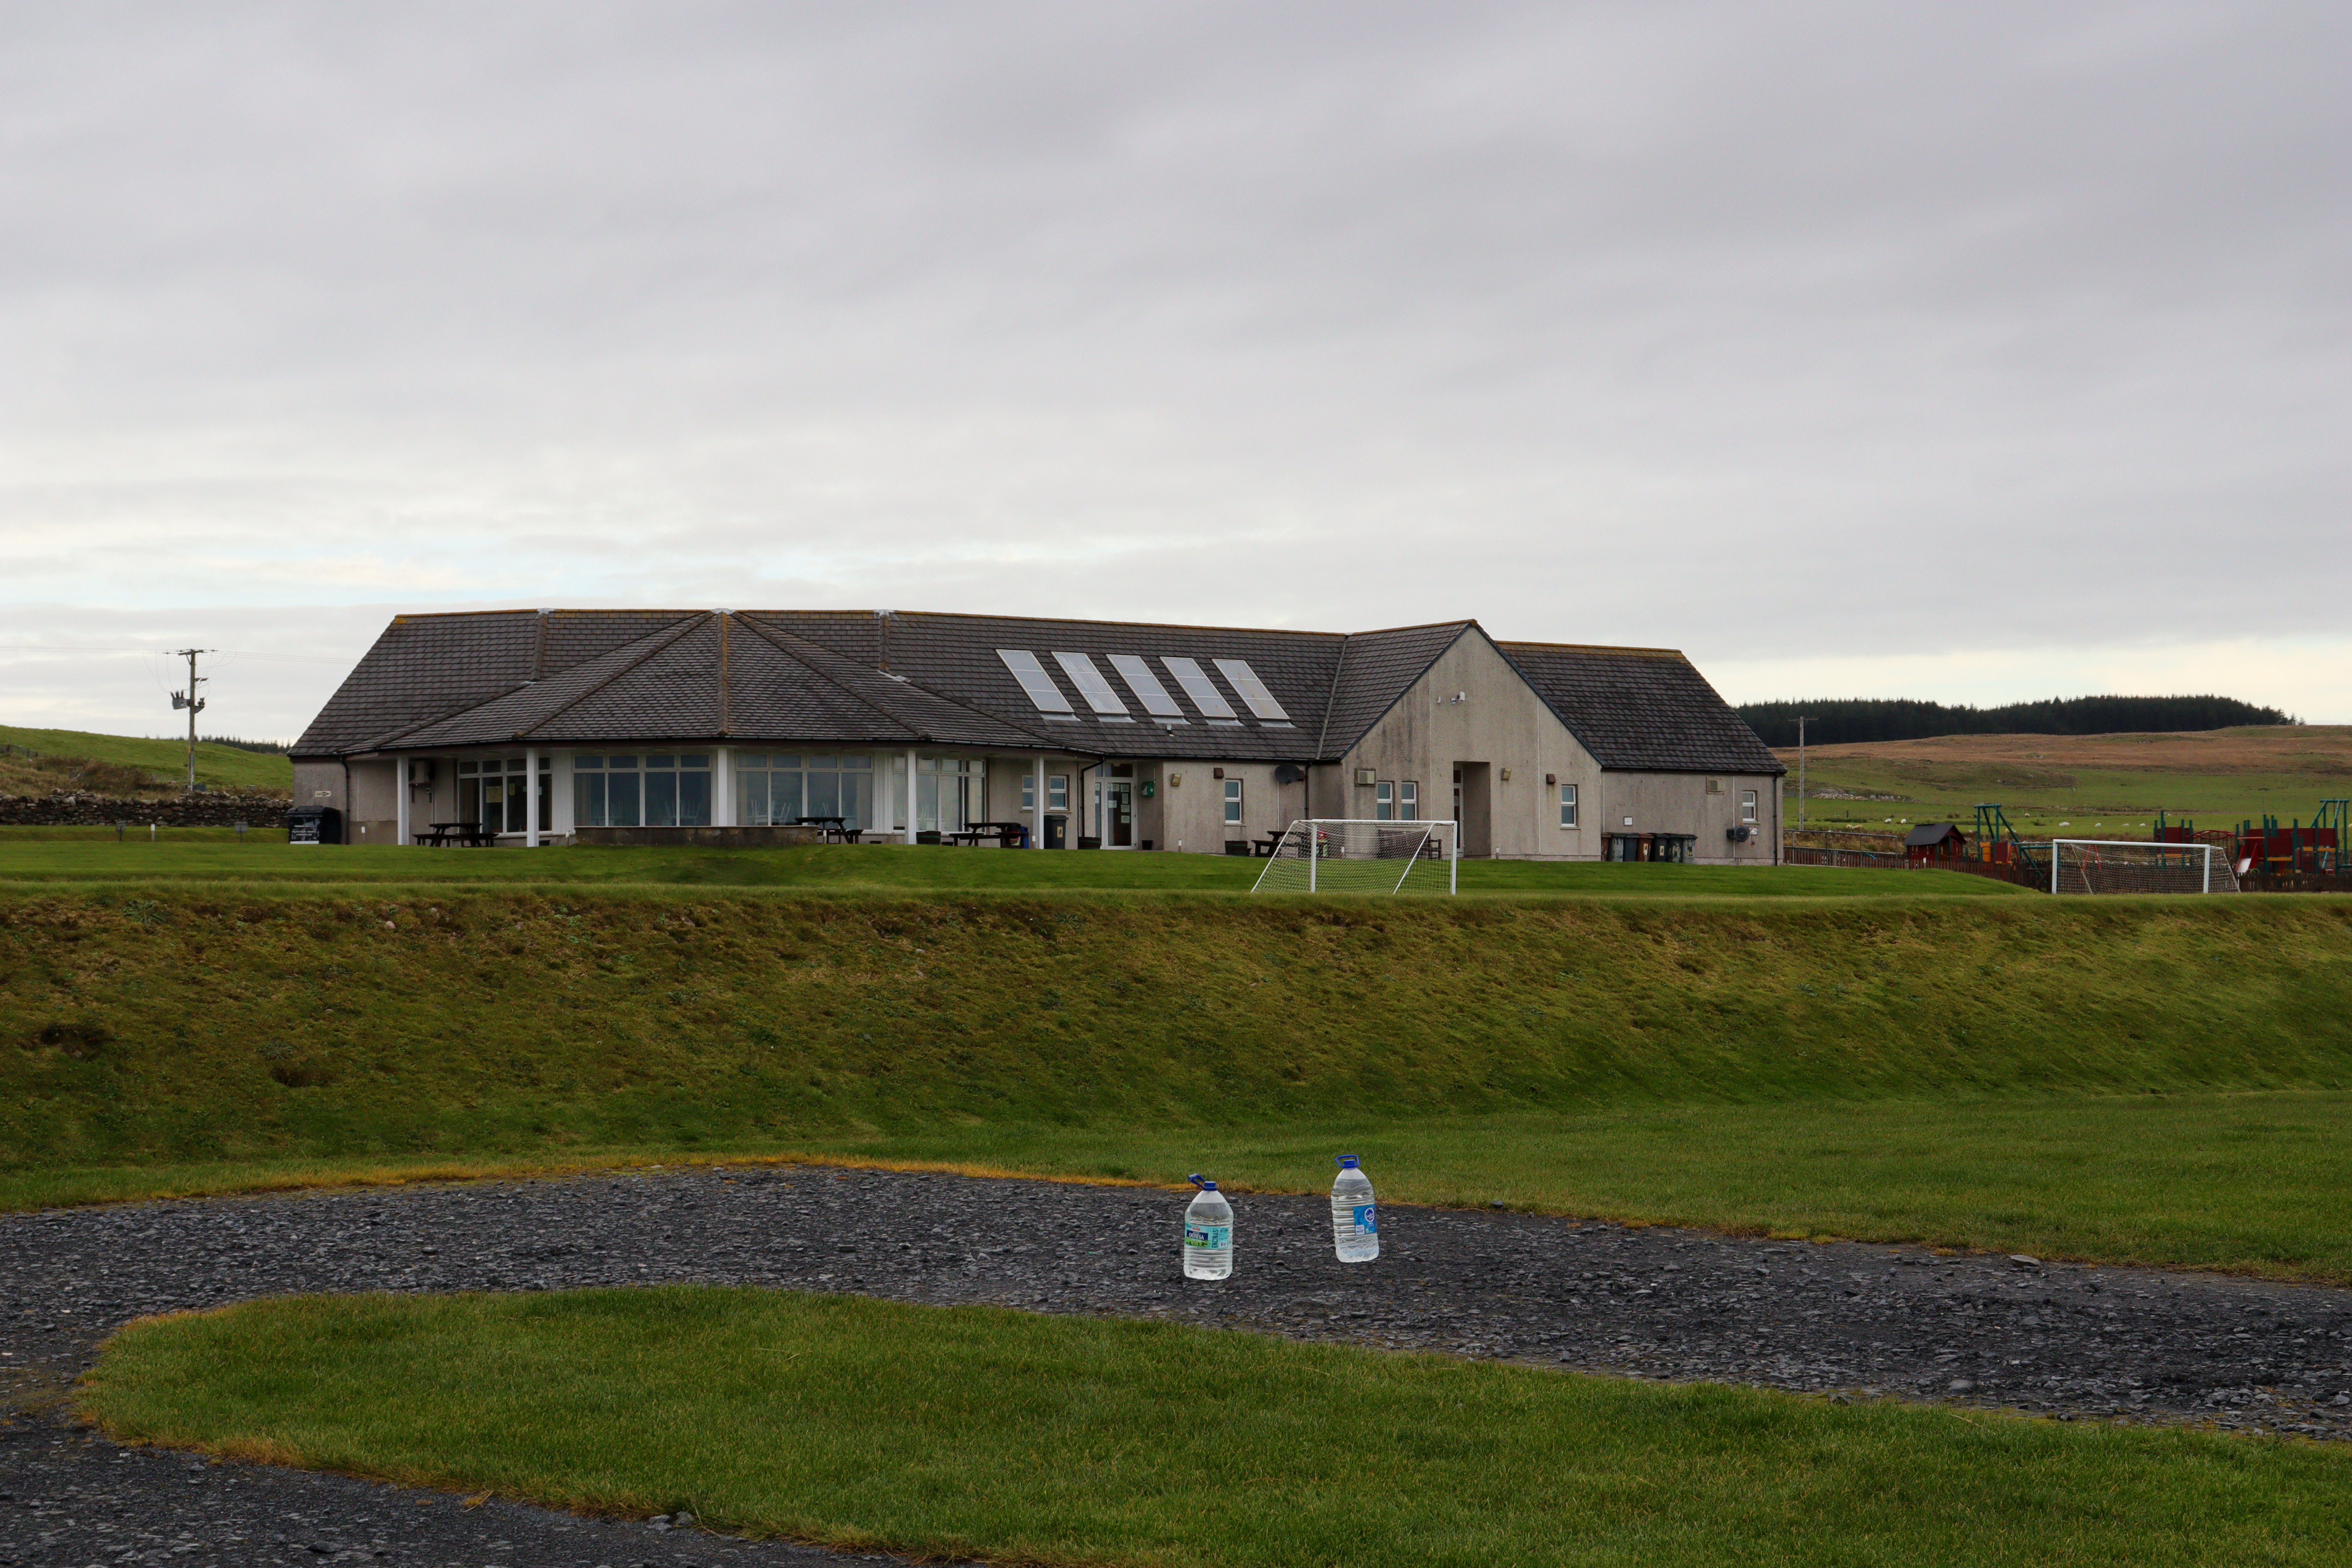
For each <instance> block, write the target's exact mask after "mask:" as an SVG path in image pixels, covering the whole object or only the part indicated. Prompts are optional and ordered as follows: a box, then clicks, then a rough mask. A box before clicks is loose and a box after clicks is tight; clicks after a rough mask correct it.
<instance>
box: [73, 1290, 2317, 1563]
mask: <svg viewBox="0 0 2352 1568" xmlns="http://www.w3.org/2000/svg"><path fill="white" fill-rule="evenodd" d="M81 1397H82V1404H83V1407H84V1409H85V1410H86V1411H87V1412H88V1413H89V1414H90V1415H93V1416H95V1417H96V1418H97V1419H98V1420H99V1421H100V1424H101V1425H102V1426H104V1427H105V1428H106V1429H107V1430H108V1431H109V1432H110V1433H111V1434H113V1435H115V1436H119V1437H130V1438H141V1439H148V1440H156V1441H163V1442H169V1443H175V1444H182V1445H189V1446H195V1447H208V1448H211V1449H213V1450H215V1451H216V1452H225V1453H230V1454H240V1455H247V1456H251V1457H255V1458H266V1459H269V1460H273V1461H278V1462H285V1463H293V1464H299V1465H307V1466H311V1467H318V1468H332V1469H338V1470H345V1471H351V1472H353V1473H357V1474H361V1475H368V1476H376V1477H382V1478H385V1479H394V1480H400V1481H409V1482H422V1483H425V1484H429V1485H438V1486H445V1487H451V1488H458V1489H467V1490H474V1489H488V1490H493V1491H496V1492H499V1493H500V1494H503V1495H507V1496H513V1497H522V1498H530V1499H534V1500H541V1501H543V1502H549V1503H553V1504H556V1505H559V1506H563V1507H570V1508H575V1509H583V1510H591V1511H599V1512H610V1513H618V1514H623V1515H635V1516H637V1517H643V1516H645V1515H647V1514H652V1513H656V1512H665V1513H666V1512H668V1511H671V1510H676V1509H678V1508H687V1509H690V1510H692V1511H693V1512H694V1513H695V1515H696V1516H697V1517H698V1520H700V1521H702V1522H704V1523H706V1524H708V1525H709V1526H712V1527H715V1528H718V1529H720V1530H727V1531H740V1532H744V1533H749V1534H756V1535H785V1536H792V1537H797V1538H800V1539H804V1540H810V1541H819V1542H827V1543H829V1544H833V1545H837V1546H847V1547H864V1548H874V1547H883V1548H893V1549H897V1550H899V1551H904V1552H918V1553H930V1554H941V1555H945V1554H954V1555H959V1556H962V1555H976V1556H982V1557H987V1558H1001V1559H1005V1560H1010V1561H1017V1562H1024V1563H1139V1564H1141V1563H1151V1564H1194V1563H1198V1564H1211V1563H1213V1564H1219V1565H1223V1568H1238V1565H1244V1564H1249V1565H1256V1564H1263V1565H1265V1568H1294V1565H1295V1568H1307V1565H1310V1564H1311V1565H1318V1568H1319V1565H1321V1564H1324V1563H1334V1562H1347V1561H1360V1560H1362V1558H1363V1555H1364V1552H1365V1551H1366V1549H1367V1546H1368V1545H1369V1544H1370V1543H1372V1542H1378V1548H1379V1560H1380V1561H1381V1562H1382V1563H1397V1564H1423V1563H1426V1564H1455V1563H1464V1564H1466V1563H1481V1564H1483V1563H1500V1562H1508V1563H1645V1564H1660V1563H1706V1564H1714V1563H1725V1562H1743V1563H1874V1564H1891V1563H1937V1564H1941V1563H1955V1562H1962V1561H1965V1562H1969V1563H2051V1562H2065V1563H2131V1564H2135V1565H2144V1564H2150V1563H2215V1562H2256V1561H2259V1562H2267V1563H2328V1562H2339V1561H2342V1560H2343V1557H2344V1556H2345V1554H2346V1553H2347V1552H2352V1524H2347V1521H2346V1519H2345V1516H2344V1514H2343V1512H2342V1510H2340V1509H2339V1508H2337V1507H2336V1499H2337V1497H2338V1496H2339V1494H2340V1493H2341V1491H2342V1489H2343V1488H2344V1486H2345V1484H2346V1482H2347V1479H2352V1477H2348V1476H2347V1458H2346V1457H2345V1456H2344V1455H2341V1454H2338V1453H2335V1452H2333V1451H2330V1450H2328V1449H2326V1448H2322V1447H2318V1446H2316V1445H2303V1444H2284V1443H2273V1442H2255V1441H2248V1440H2243V1439H2238V1440H2231V1439H2224V1438H2221V1437H2214V1436H2200V1435H2191V1434H2185V1433H2178V1432H2155V1431H2144V1430H2123V1429H2115V1428H2098V1427H2080V1426H2060V1425H2056V1424H2053V1423H2047V1422H2031V1421H2025V1420H2021V1419H2014V1418H2008V1417H2002V1416H1998V1415H1985V1414H1982V1413H1969V1414H1967V1415H1954V1414H1951V1413H1948V1412H1942V1411H1933V1410H1920V1409H1915V1408H1906V1407H1902V1406H1897V1405H1874V1404H1865V1405H1850V1406H1841V1405H1834V1404H1831V1403H1829V1402H1827V1401H1822V1400H1811V1399H1801V1398H1796V1397H1792V1396H1789V1395H1783V1394H1766V1393H1760V1392H1756V1391H1751V1390H1747V1389H1734V1388H1722V1387H1664V1386H1657V1385H1651V1384H1638V1383H1630V1382H1625V1381H1622V1380H1615V1379H1598V1378H1586V1377H1578V1376H1574V1375H1570V1374H1567V1373H1550V1372H1542V1371H1536V1370H1532V1369H1527V1368H1519V1367H1509V1366H1500V1365H1495V1364H1491V1363H1488V1364H1478V1363H1461V1362H1453V1361H1448V1360H1444V1359H1442V1358H1438V1357H1431V1356H1399V1355H1383V1354H1381V1353H1378V1352H1370V1351H1362V1350H1356V1349H1352V1348H1348V1347H1340V1346H1329V1345H1302V1344H1294V1343H1286V1342H1277V1341H1272V1340H1265V1339H1259V1338H1256V1337H1254V1336H1249V1335H1243V1334H1234V1333H1222V1334H1221V1333H1211V1332H1205V1331H1199V1330H1193V1329H1185V1328H1177V1327H1173V1326H1171V1325H1166V1324H1155V1323H1137V1322H1118V1321H1087V1320H1076V1319H1067V1318H1045V1317H1034V1316H1029V1315H1025V1314H1021V1313H1014V1312H1004V1311H995V1310H984V1309H972V1308H959V1309H940V1308H925V1307H912V1306H904V1305H898V1304H891V1303H885V1302H877V1301H868V1300H857V1299H855V1298H847V1297H808V1296H796V1295H786V1294H777V1293H765V1292H757V1291H750V1290H710V1289H689V1288H672V1289H652V1290H624V1291H583V1292H564V1293H550V1294H543V1295H530V1296H524V1297H519V1298H518V1297H494V1296H462V1297H456V1298H442V1299H425V1298H416V1297H382V1296H377V1297H356V1298H339V1299H332V1300H329V1299H320V1298H307V1299H296V1300H278V1301H269V1302H256V1303H251V1304H248V1305H246V1306H241V1307H235V1308H230V1309H226V1310H220V1311H216V1312H211V1313H205V1314H203V1315H192V1316H183V1317H178V1318H173V1319H169V1320H163V1321H149V1322H145V1323H140V1324H134V1325H133V1326H131V1328H129V1329H127V1330H125V1331H123V1332H122V1333H121V1334H120V1335H119V1336H117V1337H116V1339H115V1340H114V1341H113V1342H111V1343H110V1345H109V1346H108V1348H107V1350H106V1352H105V1354H104V1356H103V1357H102V1359H101V1360H100V1363H99V1365H98V1367H97V1369H96V1370H95V1371H94V1372H93V1373H91V1374H90V1375H89V1379H88V1381H87V1383H86V1384H85V1386H84V1389H83V1391H82V1395H81Z"/></svg>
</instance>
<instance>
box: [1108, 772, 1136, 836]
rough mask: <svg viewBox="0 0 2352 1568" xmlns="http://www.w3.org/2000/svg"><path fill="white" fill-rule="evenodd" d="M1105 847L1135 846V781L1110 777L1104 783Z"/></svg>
mask: <svg viewBox="0 0 2352 1568" xmlns="http://www.w3.org/2000/svg"><path fill="white" fill-rule="evenodd" d="M1103 826H1104V828H1105V829H1106V831H1105V832H1104V834H1103V847H1104V848H1106V849H1132V848H1134V847H1135V781H1134V780H1133V779H1110V780H1108V781H1106V782H1105V784H1103Z"/></svg>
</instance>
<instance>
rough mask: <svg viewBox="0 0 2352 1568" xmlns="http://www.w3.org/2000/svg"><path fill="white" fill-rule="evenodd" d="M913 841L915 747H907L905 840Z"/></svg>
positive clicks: (910, 842)
mask: <svg viewBox="0 0 2352 1568" xmlns="http://www.w3.org/2000/svg"><path fill="white" fill-rule="evenodd" d="M914 841H915V748H914V747H912V746H909V747H908V748H907V842H908V843H909V844H912V843H913V842H914Z"/></svg>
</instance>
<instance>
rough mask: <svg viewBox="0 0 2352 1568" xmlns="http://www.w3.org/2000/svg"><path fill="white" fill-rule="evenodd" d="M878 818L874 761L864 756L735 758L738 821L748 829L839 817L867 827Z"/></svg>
mask: <svg viewBox="0 0 2352 1568" xmlns="http://www.w3.org/2000/svg"><path fill="white" fill-rule="evenodd" d="M873 814H874V759H873V758H872V757H871V756H868V755H866V753H864V752H856V753H841V752H736V753H735V820H736V821H738V822H740V823H741V824H743V825H744V826H747V827H772V826H779V825H783V826H790V825H791V824H793V823H795V822H805V821H808V820H810V819H812V818H816V817H825V818H832V817H839V818H841V824H842V826H845V827H856V828H864V827H866V826H870V825H871V820H872V817H873Z"/></svg>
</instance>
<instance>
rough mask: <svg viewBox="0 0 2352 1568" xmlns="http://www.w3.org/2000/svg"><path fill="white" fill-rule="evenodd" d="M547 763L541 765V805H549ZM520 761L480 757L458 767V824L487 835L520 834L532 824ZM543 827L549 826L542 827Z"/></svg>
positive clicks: (508, 758)
mask: <svg viewBox="0 0 2352 1568" xmlns="http://www.w3.org/2000/svg"><path fill="white" fill-rule="evenodd" d="M550 778H551V774H550V773H549V772H548V760H547V759H541V763H540V781H539V782H540V804H541V809H542V810H544V809H545V807H546V805H547V804H548V787H549V780H550ZM527 788H528V785H526V784H525V783H524V781H523V760H522V759H521V758H520V757H478V758H474V759H471V760H469V761H466V762H461V763H458V764H457V820H458V821H459V822H460V823H470V824H477V825H478V826H480V829H481V831H483V832H484V833H520V832H522V831H524V830H525V829H526V828H527V827H528V826H530V823H529V821H528V820H527V815H526V814H527V813H528V812H529V811H530V802H529V798H528V796H527V795H526V793H525V792H526V790H527ZM540 826H541V827H545V826H547V824H546V823H544V822H541V824H540Z"/></svg>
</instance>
